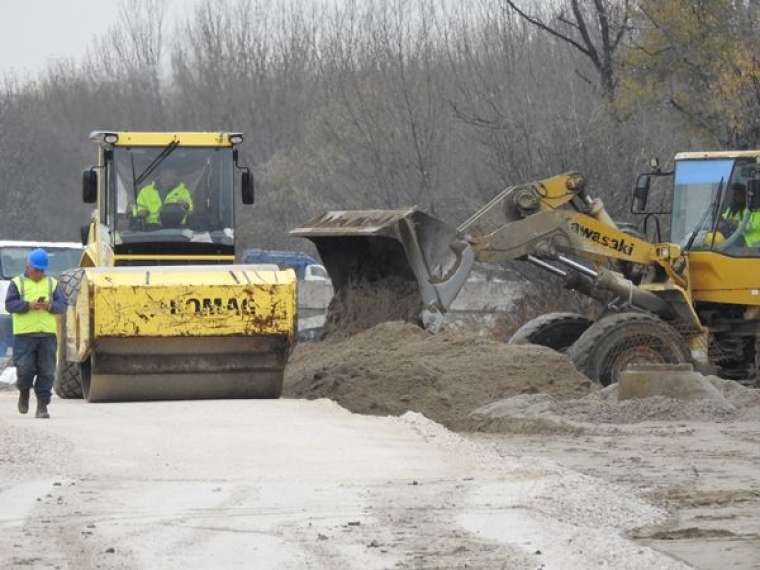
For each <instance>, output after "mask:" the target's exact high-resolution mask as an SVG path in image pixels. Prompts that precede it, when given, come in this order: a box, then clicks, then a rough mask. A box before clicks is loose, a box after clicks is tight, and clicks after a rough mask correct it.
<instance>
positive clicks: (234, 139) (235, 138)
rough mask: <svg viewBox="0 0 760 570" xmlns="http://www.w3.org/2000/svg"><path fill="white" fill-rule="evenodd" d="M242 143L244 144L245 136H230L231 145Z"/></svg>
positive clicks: (237, 134) (236, 134)
mask: <svg viewBox="0 0 760 570" xmlns="http://www.w3.org/2000/svg"><path fill="white" fill-rule="evenodd" d="M241 142H243V135H242V134H241V133H235V134H234V135H230V143H232V144H240V143H241Z"/></svg>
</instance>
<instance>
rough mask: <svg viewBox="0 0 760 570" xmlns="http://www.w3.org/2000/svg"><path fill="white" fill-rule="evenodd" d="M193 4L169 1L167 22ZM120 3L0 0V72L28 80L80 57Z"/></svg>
mask: <svg viewBox="0 0 760 570" xmlns="http://www.w3.org/2000/svg"><path fill="white" fill-rule="evenodd" d="M169 1H170V0H167V2H169ZM192 4H193V1H192V0H171V1H170V3H169V6H168V9H167V13H166V24H167V25H171V22H172V20H173V16H175V15H176V14H177V13H178V12H184V10H182V9H181V8H182V7H183V5H184V7H185V8H187V7H188V6H189V5H192ZM119 5H120V2H119V1H118V0H0V77H2V76H3V75H5V74H6V73H8V72H14V73H15V74H16V75H17V76H18V77H19V78H20V79H27V78H31V77H34V76H35V75H36V74H37V73H39V72H40V71H42V70H43V69H44V68H45V66H46V65H47V63H48V62H50V61H53V60H55V59H58V58H76V59H79V58H80V57H82V56H83V55H84V53H85V51H86V50H87V48H88V47H89V45H90V44H91V43H92V39H93V37H94V36H97V35H98V34H100V33H102V32H103V31H104V30H106V29H107V28H108V27H109V26H110V25H111V24H113V23H114V22H115V21H116V19H117V17H118V13H119Z"/></svg>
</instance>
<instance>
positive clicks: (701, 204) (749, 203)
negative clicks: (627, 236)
mask: <svg viewBox="0 0 760 570" xmlns="http://www.w3.org/2000/svg"><path fill="white" fill-rule="evenodd" d="M715 154H716V155H718V156H715V157H710V158H691V157H689V158H680V159H679V158H677V159H676V163H675V170H674V186H673V210H672V220H671V234H670V235H671V242H673V243H678V244H679V245H680V246H681V248H682V249H683V250H684V251H687V252H697V251H703V252H704V251H710V252H715V253H720V254H722V255H727V256H731V257H760V165H759V164H758V163H757V159H756V157H755V156H754V155H753V156H733V157H727V156H725V154H726V153H715Z"/></svg>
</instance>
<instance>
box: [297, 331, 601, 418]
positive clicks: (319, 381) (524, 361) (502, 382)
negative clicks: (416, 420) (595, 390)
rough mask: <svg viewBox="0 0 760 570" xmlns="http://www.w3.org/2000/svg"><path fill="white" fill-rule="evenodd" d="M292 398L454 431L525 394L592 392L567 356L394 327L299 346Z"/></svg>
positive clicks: (563, 395) (567, 395) (558, 397)
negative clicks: (491, 406)
mask: <svg viewBox="0 0 760 570" xmlns="http://www.w3.org/2000/svg"><path fill="white" fill-rule="evenodd" d="M285 375H286V377H285V390H284V395H285V396H289V397H299V398H308V399H314V398H330V399H332V400H335V401H336V402H338V403H339V404H340V405H341V406H343V407H345V408H347V409H349V410H351V411H352V412H356V413H363V414H374V415H401V414H404V413H405V412H407V411H415V412H419V413H421V414H423V415H424V416H426V417H427V418H429V419H432V420H434V421H437V422H440V423H442V424H444V425H446V426H447V427H449V428H452V429H457V430H461V429H467V426H466V425H464V424H463V423H462V421H463V419H464V418H466V417H467V416H468V414H469V413H470V412H471V411H472V410H474V409H475V408H478V407H480V406H483V405H484V404H487V403H489V402H493V401H495V400H499V399H503V398H509V397H511V396H515V395H518V394H538V393H543V394H551V395H552V397H553V398H554V399H556V400H557V401H561V400H563V399H566V398H579V397H581V396H583V395H586V394H588V393H589V392H590V391H591V390H592V386H591V382H590V381H589V380H588V379H587V378H586V377H585V376H583V375H582V374H580V373H579V372H578V371H576V370H575V367H574V366H573V365H572V363H571V362H570V361H569V360H568V359H567V358H566V357H565V356H563V355H561V354H559V353H557V352H554V351H553V350H551V349H548V348H544V347H540V346H532V345H507V344H505V343H502V342H498V341H495V340H491V339H487V338H483V337H478V336H470V335H461V334H458V335H453V334H439V335H432V334H430V333H428V332H426V331H424V330H422V329H420V328H419V327H417V326H415V325H412V324H409V323H405V322H388V323H382V324H380V325H377V326H375V327H373V328H371V329H369V330H367V331H364V332H361V333H359V334H356V335H354V336H352V337H348V338H334V337H332V338H328V339H327V340H325V341H322V342H318V343H304V344H301V345H299V346H298V347H297V348H296V350H295V351H294V353H293V354H292V355H291V357H290V361H289V363H288V366H287V368H286V372H285Z"/></svg>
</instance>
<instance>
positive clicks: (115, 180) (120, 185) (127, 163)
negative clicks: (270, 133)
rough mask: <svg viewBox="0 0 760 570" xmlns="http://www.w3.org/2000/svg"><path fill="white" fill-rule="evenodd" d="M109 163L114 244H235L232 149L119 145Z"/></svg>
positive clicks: (179, 247)
mask: <svg viewBox="0 0 760 570" xmlns="http://www.w3.org/2000/svg"><path fill="white" fill-rule="evenodd" d="M108 167H109V169H110V172H109V174H110V176H109V178H108V180H109V194H110V196H111V199H110V200H109V204H110V206H109V207H110V208H111V209H112V212H111V214H112V215H111V216H109V218H110V219H112V220H115V222H112V223H113V224H114V225H115V226H116V228H115V229H116V231H115V232H113V236H114V248H115V249H116V250H118V251H123V252H133V253H138V252H141V251H143V250H146V251H147V249H146V248H148V249H150V251H155V250H156V249H163V250H165V251H177V252H180V251H197V252H201V251H208V252H209V253H212V252H213V253H225V252H226V250H227V248H231V247H232V245H233V227H234V215H233V204H234V193H233V176H232V168H233V161H232V150H231V149H229V148H204V147H178V146H176V145H175V146H172V145H170V146H168V147H117V148H116V149H114V152H113V159H112V161H111V162H110V164H109V165H108ZM161 243H164V244H167V247H164V248H160V247H158V244H161Z"/></svg>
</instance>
